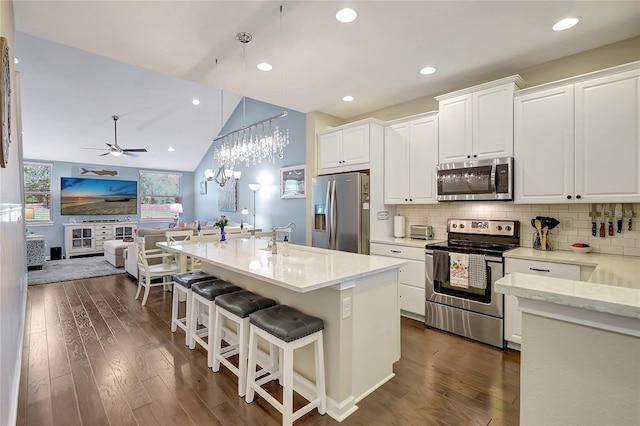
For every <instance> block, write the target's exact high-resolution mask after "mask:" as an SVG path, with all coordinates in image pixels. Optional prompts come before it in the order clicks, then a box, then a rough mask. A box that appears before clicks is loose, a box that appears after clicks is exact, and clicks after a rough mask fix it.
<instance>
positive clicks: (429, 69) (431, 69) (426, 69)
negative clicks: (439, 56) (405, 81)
mask: <svg viewBox="0 0 640 426" xmlns="http://www.w3.org/2000/svg"><path fill="white" fill-rule="evenodd" d="M434 72H436V69H435V68H434V67H424V68H422V69H421V70H420V74H423V75H429V74H433V73H434Z"/></svg>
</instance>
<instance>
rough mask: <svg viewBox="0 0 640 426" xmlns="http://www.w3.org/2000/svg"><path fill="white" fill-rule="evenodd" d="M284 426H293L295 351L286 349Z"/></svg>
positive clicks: (288, 346) (283, 399) (283, 372)
mask: <svg viewBox="0 0 640 426" xmlns="http://www.w3.org/2000/svg"><path fill="white" fill-rule="evenodd" d="M281 372H282V381H283V385H282V386H283V387H282V426H291V425H293V349H292V348H291V347H290V345H287V346H286V347H285V348H284V362H283V365H282V370H281Z"/></svg>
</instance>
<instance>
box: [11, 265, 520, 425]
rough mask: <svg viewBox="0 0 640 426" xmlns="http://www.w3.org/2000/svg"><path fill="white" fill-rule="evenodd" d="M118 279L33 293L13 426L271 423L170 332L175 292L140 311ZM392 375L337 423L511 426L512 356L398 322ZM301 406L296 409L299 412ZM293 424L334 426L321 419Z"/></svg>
mask: <svg viewBox="0 0 640 426" xmlns="http://www.w3.org/2000/svg"><path fill="white" fill-rule="evenodd" d="M135 290H136V284H135V283H134V282H133V281H132V280H130V279H129V278H127V277H126V276H125V275H116V276H109V277H100V278H92V279H87V280H80V281H72V282H65V283H56V284H45V285H40V286H32V287H29V291H28V296H27V299H28V300H27V311H26V319H25V321H26V323H25V335H24V347H23V354H22V371H21V383H20V395H19V401H18V422H17V424H18V425H39V426H43V425H64V426H72V425H88V426H98V425H136V424H137V425H278V424H280V423H281V416H280V414H279V413H278V412H277V411H275V410H274V409H273V408H272V407H271V406H270V405H269V404H267V403H266V402H265V401H264V400H263V399H261V398H260V397H259V396H257V395H256V400H255V401H254V402H253V403H252V404H246V403H245V402H244V400H243V399H241V398H239V397H238V395H237V393H236V391H237V388H236V386H237V385H236V384H237V382H236V377H235V376H234V375H233V374H231V373H230V372H229V371H227V370H226V369H225V368H224V367H222V368H221V369H220V372H219V373H213V372H212V371H211V370H210V369H208V368H207V359H206V358H207V357H206V353H205V352H204V351H203V350H202V348H200V347H199V346H198V348H197V349H196V350H193V351H190V350H189V349H188V348H187V347H186V346H185V345H184V333H183V332H182V331H181V330H178V332H176V333H171V331H170V328H169V321H170V316H171V293H165V292H163V291H162V288H161V287H154V288H152V290H151V294H150V296H149V301H148V303H147V306H146V307H142V306H141V305H140V302H139V301H137V300H134V298H133V297H134V295H135ZM395 372H396V377H395V378H394V379H393V380H391V381H390V382H388V383H386V384H385V385H384V386H382V387H381V388H380V389H378V390H377V391H376V392H374V393H373V394H371V395H369V396H368V397H367V398H365V399H364V400H362V401H361V402H360V403H359V404H358V405H359V407H360V409H359V410H358V411H356V412H355V413H354V414H352V415H351V416H350V417H349V418H348V419H346V420H345V421H344V422H342V424H343V425H346V426H351V425H362V426H364V425H489V424H490V425H492V426H494V425H517V424H518V417H519V403H520V401H519V376H520V354H519V353H518V352H515V351H502V350H499V349H495V348H492V347H489V346H486V345H483V344H480V343H476V342H472V341H469V340H466V339H463V338H460V337H457V336H452V335H449V334H447V333H443V332H440V331H436V330H431V329H427V328H426V327H425V326H424V324H422V323H420V322H417V321H412V320H409V319H405V318H403V319H402V359H401V360H400V361H399V362H398V363H396V365H395ZM299 402H300V401H297V402H296V403H299ZM295 424H296V425H313V426H323V425H338V424H340V423H338V422H336V421H335V420H333V419H332V418H330V417H329V416H327V415H325V416H320V415H319V414H318V413H317V411H312V412H311V413H309V414H307V415H306V416H304V417H303V418H302V419H300V420H298V421H297V422H296V423H295Z"/></svg>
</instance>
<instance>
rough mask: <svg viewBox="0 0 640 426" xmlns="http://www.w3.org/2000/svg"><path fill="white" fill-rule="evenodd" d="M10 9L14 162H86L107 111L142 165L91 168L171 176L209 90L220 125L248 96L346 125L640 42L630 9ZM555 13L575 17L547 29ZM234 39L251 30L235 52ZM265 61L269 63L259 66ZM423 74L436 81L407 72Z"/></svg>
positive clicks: (191, 140)
mask: <svg viewBox="0 0 640 426" xmlns="http://www.w3.org/2000/svg"><path fill="white" fill-rule="evenodd" d="M280 4H282V5H283V9H282V13H280ZM345 6H350V7H352V8H354V9H355V10H356V11H357V12H358V18H357V19H356V20H355V21H354V22H352V23H350V24H342V23H339V22H337V21H336V19H335V17H334V15H335V13H336V12H337V11H338V10H339V9H341V8H342V7H345ZM14 8H15V16H16V29H17V31H19V32H21V33H23V34H19V35H18V44H17V47H16V54H17V56H18V57H19V58H20V63H19V64H18V65H17V69H19V70H21V72H22V74H23V77H22V86H23V87H22V96H23V114H24V120H23V121H24V123H23V127H24V132H25V134H24V140H25V155H26V156H36V155H39V156H42V157H44V156H45V153H46V156H48V157H49V158H50V159H55V158H54V157H55V156H56V155H60V156H61V155H62V154H64V157H65V158H66V159H67V160H69V157H73V158H75V157H77V156H79V155H82V159H81V161H89V160H90V159H91V158H93V157H91V156H88V155H93V154H94V153H97V152H98V151H94V152H92V151H80V150H79V149H78V147H79V146H99V145H101V144H104V143H105V142H110V141H111V139H112V136H113V125H112V120H111V115H114V114H119V115H121V116H122V118H121V120H120V121H119V122H118V125H119V128H118V130H119V135H118V142H119V143H120V144H121V145H122V146H123V147H125V148H127V147H134V148H137V147H146V148H147V149H149V150H150V153H149V154H150V155H147V154H143V156H141V157H140V158H137V159H133V158H126V159H124V158H123V157H118V158H115V157H112V156H105V157H98V156H97V155H95V158H96V160H97V161H92V162H95V163H98V164H108V162H112V161H113V160H116V163H117V164H121V165H133V166H138V167H156V168H168V169H180V170H193V169H194V168H195V166H196V165H197V162H198V161H199V159H200V158H202V155H203V154H204V152H206V149H207V148H208V147H209V146H210V144H211V139H212V137H213V136H215V135H216V134H217V132H218V131H219V127H220V106H219V104H220V91H219V90H218V89H223V90H224V92H225V96H226V97H227V100H228V101H229V105H228V107H227V105H226V104H225V108H224V113H225V115H228V114H230V113H231V112H232V109H233V106H234V105H236V104H237V102H238V99H239V98H240V96H239V95H247V96H249V97H252V98H255V99H258V100H261V101H265V102H268V103H273V104H277V105H282V106H283V107H286V108H291V109H294V110H298V111H302V112H309V111H314V110H317V111H322V112H325V113H328V114H332V115H335V116H338V117H342V118H348V117H353V116H356V115H359V114H363V113H365V112H367V111H373V110H376V109H379V108H383V107H386V106H390V105H394V104H397V103H401V102H405V101H408V100H411V99H415V98H418V97H422V96H426V95H431V94H438V93H443V92H445V91H448V90H451V89H456V88H460V87H464V85H465V84H467V83H468V82H474V83H475V82H477V81H480V80H482V79H483V78H484V77H485V76H487V77H488V76H491V77H494V76H496V75H498V74H502V75H509V74H512V73H514V72H517V71H519V70H522V69H525V68H528V67H531V66H534V65H537V64H540V63H544V62H547V61H550V60H554V59H557V58H561V57H564V56H568V55H571V54H575V53H578V52H582V51H585V50H588V49H592V48H596V47H599V46H603V45H607V44H610V43H613V42H617V41H620V40H625V39H628V38H631V37H634V36H637V35H639V34H640V2H637V1H620V2H617V1H566V2H565V1H510V2H505V1H407V2H405V1H356V2H342V1H293V2H272V1H256V2H251V1H62V2H60V1H19V0H18V1H15V0H14ZM568 16H578V17H579V18H580V19H581V21H580V23H579V24H578V25H577V26H576V27H574V28H573V29H570V30H567V31H563V32H554V31H552V30H551V26H552V25H553V24H554V23H555V22H556V21H558V20H560V19H561V18H565V17H568ZM240 31H247V32H249V33H251V34H252V35H253V40H252V41H251V42H250V43H248V44H246V45H244V48H245V50H244V53H243V45H241V44H240V43H239V42H238V41H237V39H236V33H238V32H240ZM61 45H62V46H61ZM71 48H73V49H71ZM216 59H218V65H216V61H215V60H216ZM263 61H267V62H270V63H271V64H272V65H273V67H274V69H273V70H272V71H270V72H263V71H259V70H257V69H256V64H257V63H259V62H263ZM427 65H430V66H434V67H436V68H437V72H436V73H435V74H432V75H421V74H419V73H418V71H419V70H420V69H421V68H422V67H424V66H427ZM232 93H234V94H235V95H231V94H232ZM345 95H352V96H354V97H355V101H353V102H343V101H342V97H343V96H345ZM193 97H200V98H201V105H200V106H199V107H194V106H193V105H191V104H190V100H191V98H193ZM208 108H210V109H208ZM223 119H224V118H223ZM51 145H53V146H54V147H55V149H49V148H48V146H51ZM168 146H175V147H176V148H179V149H180V150H181V151H182V154H181V155H184V157H180V160H177V158H178V157H177V156H175V155H174V156H173V157H171V156H170V155H168V153H167V152H166V148H167V147H168ZM62 147H64V148H62ZM56 150H58V151H60V150H64V151H66V152H58V153H57V154H55V151H56ZM151 151H152V152H153V153H157V154H158V156H157V157H156V156H155V154H153V155H151V154H152V152H151ZM198 155H200V157H199V158H198ZM182 159H184V161H182ZM98 160H99V161H105V163H101V162H99V161H98ZM123 160H124V161H123ZM78 161H80V159H79V158H78Z"/></svg>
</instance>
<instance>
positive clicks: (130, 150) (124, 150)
mask: <svg viewBox="0 0 640 426" xmlns="http://www.w3.org/2000/svg"><path fill="white" fill-rule="evenodd" d="M122 152H147V150H146V149H144V148H133V149H123V150H122Z"/></svg>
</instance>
